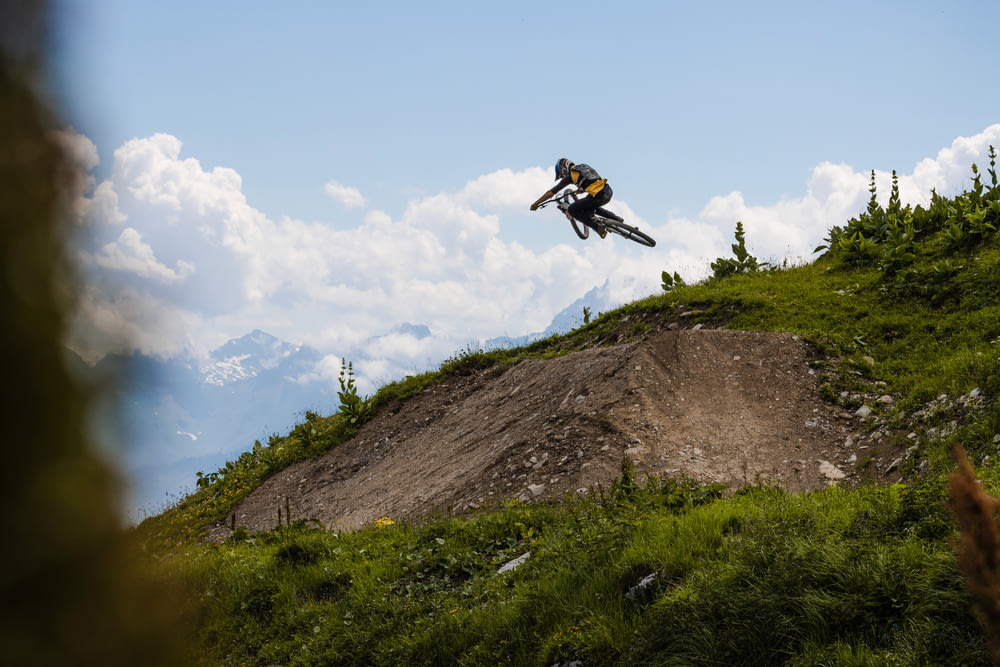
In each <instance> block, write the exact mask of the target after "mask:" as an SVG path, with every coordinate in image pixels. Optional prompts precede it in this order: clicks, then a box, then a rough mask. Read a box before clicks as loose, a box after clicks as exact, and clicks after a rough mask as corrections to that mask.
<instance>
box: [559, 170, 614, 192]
mask: <svg viewBox="0 0 1000 667" xmlns="http://www.w3.org/2000/svg"><path fill="white" fill-rule="evenodd" d="M607 182H608V179H606V178H601V175H600V174H598V173H597V170H596V169H594V168H593V167H591V166H590V165H589V164H574V165H573V166H572V167H570V169H569V176H567V177H566V178H564V179H562V180H561V181H559V183H558V184H556V186H555V187H554V188H552V191H553V192H559V191H560V190H562V189H563V188H565V187H566V186H567V185H569V184H570V183H572V184H573V185H576V186H577V187H579V188H580V189H581V190H583V191H584V192H586V193H587V194H588V195H590V196H594V195H596V194H597V193H598V192H600V191H601V190H603V189H604V186H605V185H606V184H607Z"/></svg>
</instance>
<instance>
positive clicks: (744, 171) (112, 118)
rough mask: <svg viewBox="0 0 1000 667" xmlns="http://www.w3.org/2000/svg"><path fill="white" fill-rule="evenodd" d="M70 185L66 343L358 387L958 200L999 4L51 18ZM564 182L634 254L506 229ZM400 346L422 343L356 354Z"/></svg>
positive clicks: (985, 134) (94, 10) (69, 1)
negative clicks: (75, 312)
mask: <svg viewBox="0 0 1000 667" xmlns="http://www.w3.org/2000/svg"><path fill="white" fill-rule="evenodd" d="M60 8H61V11H60V14H59V16H58V35H59V42H58V44H59V47H58V49H57V51H56V65H57V67H56V78H57V84H58V90H59V91H60V92H59V95H60V99H61V102H62V104H63V107H64V108H65V109H66V121H67V132H66V135H65V136H66V141H67V142H69V143H70V144H71V146H72V147H73V150H74V151H75V153H76V155H77V156H78V158H79V162H80V165H81V168H82V170H83V171H84V172H85V173H86V174H87V178H86V179H85V180H84V181H82V182H81V185H80V189H79V191H78V192H77V193H76V194H77V196H78V202H77V209H76V210H77V212H78V220H79V223H80V225H81V226H82V228H84V229H85V230H86V232H87V233H86V235H84V236H82V237H81V242H80V247H79V249H78V253H77V257H78V260H79V261H80V264H81V266H82V267H83V268H84V270H85V271H86V276H87V281H86V283H85V290H84V295H83V299H82V302H81V309H80V313H79V316H78V318H77V333H76V335H75V338H74V346H75V347H76V348H77V349H78V350H79V351H81V352H82V353H83V354H85V355H86V356H87V357H88V358H90V359H96V358H98V357H100V355H102V354H105V353H107V352H109V351H120V352H121V351H123V352H129V351H141V352H144V353H147V354H154V355H159V356H162V357H176V356H195V357H197V356H200V355H204V354H205V353H206V352H207V351H208V350H211V349H213V348H214V347H216V346H218V345H221V344H222V343H224V342H225V341H226V340H228V339H230V338H234V337H237V336H240V335H243V334H245V333H247V332H249V331H251V330H254V329H263V330H265V331H268V332H269V333H272V334H274V335H276V336H278V337H280V338H283V339H285V340H289V341H291V342H295V343H306V344H310V345H312V346H314V347H316V348H317V349H319V350H321V351H322V352H324V353H325V354H327V355H328V359H329V361H328V363H327V364H326V365H325V366H324V367H323V368H318V369H317V372H316V377H315V378H313V379H314V380H315V381H326V382H334V381H335V378H336V374H337V371H339V359H340V357H342V356H347V357H348V358H361V357H363V358H364V359H365V360H366V361H365V362H364V363H362V364H359V365H358V366H357V367H356V369H357V370H358V371H359V375H360V376H361V377H362V386H364V387H367V388H371V387H374V386H376V385H377V384H378V383H379V382H385V381H390V380H393V379H397V378H398V377H399V376H400V375H401V374H402V373H404V372H412V371H414V370H417V371H420V370H425V369H426V367H427V365H428V363H433V362H434V361H435V360H440V359H443V358H444V357H446V356H448V355H449V354H451V353H453V352H455V351H456V350H459V349H462V348H463V347H465V346H466V345H467V344H468V343H469V342H470V341H477V340H482V339H486V338H490V337H494V336H499V335H504V334H506V335H512V336H517V335H522V334H525V333H531V332H536V331H540V330H542V329H543V328H544V327H545V326H546V325H547V324H548V323H549V322H550V321H551V319H552V317H553V316H554V315H555V314H556V313H558V312H559V311H560V310H561V309H563V308H565V307H566V306H567V305H568V304H570V303H572V302H573V301H574V300H575V299H577V298H578V297H580V296H581V295H583V294H584V293H585V292H587V291H588V290H590V289H592V288H594V287H598V286H602V285H604V286H606V291H605V293H606V295H607V299H608V305H609V306H610V305H612V304H613V303H614V302H617V303H622V302H625V301H628V300H632V299H634V298H639V297H642V296H646V295H649V294H653V293H655V292H656V291H657V290H658V289H659V275H660V271H661V270H664V269H667V270H670V271H675V270H676V271H679V272H680V273H681V275H682V276H684V277H685V278H686V279H687V280H689V281H691V280H696V279H699V278H701V277H704V276H705V275H706V273H707V270H708V269H707V267H708V264H709V263H710V262H711V261H712V260H714V259H715V258H716V257H719V256H728V255H729V253H730V251H729V245H730V244H731V243H732V235H733V230H734V228H735V223H736V221H737V220H741V221H743V223H744V226H745V228H746V230H747V243H748V246H749V248H750V250H751V252H753V253H754V254H755V255H757V256H758V257H759V258H761V259H768V260H773V259H780V258H784V257H789V258H791V259H792V261H807V260H808V259H809V258H810V257H811V250H812V249H813V248H814V247H815V246H816V245H818V244H819V243H820V242H821V241H822V239H823V237H824V236H825V234H826V232H827V230H828V229H829V228H830V227H831V226H832V225H835V224H843V223H844V222H845V221H846V220H847V219H848V218H850V217H852V216H853V215H856V214H857V213H859V212H860V211H861V210H863V208H864V203H865V201H866V200H867V197H868V192H867V186H868V175H869V172H870V171H871V170H873V169H874V170H876V171H877V172H878V178H879V182H880V183H881V184H882V190H881V191H882V193H883V194H884V195H886V194H887V193H888V179H889V172H890V171H891V170H893V169H895V170H897V171H898V172H899V173H900V175H901V187H902V194H903V196H904V199H907V200H909V201H910V202H912V203H919V202H920V201H921V198H925V197H927V196H928V195H929V193H930V189H931V188H932V187H934V188H937V190H938V192H941V193H942V194H949V193H954V192H958V191H960V190H961V189H962V188H963V187H964V186H965V184H966V183H968V179H969V176H970V175H971V171H970V164H971V163H972V162H978V163H980V164H981V165H982V164H984V163H985V158H984V156H985V153H986V150H987V146H988V145H990V144H993V145H996V146H1000V113H998V111H997V110H998V109H1000V80H998V79H1000V75H998V72H1000V69H998V68H997V67H996V61H997V56H998V55H1000V53H998V51H1000V49H998V47H997V46H996V26H998V25H1000V3H997V2H995V1H993V0H980V1H970V0H950V1H949V2H943V1H941V2H927V1H924V0H907V1H903V0H898V1H897V0H892V1H880V0H865V1H864V2H862V1H855V0H848V1H842V2H836V3H815V2H802V1H801V0H798V1H796V2H758V3H746V2H742V1H739V2H735V1H734V2H729V1H715V2H711V1H698V2H694V1H692V2H665V1H648V2H647V1H641V2H638V1H636V2H630V1H628V0H623V1H621V2H616V3H608V2H587V1H584V2H575V3H564V4H559V3H537V2H522V1H520V0H513V1H510V2H504V3H472V2H467V1H464V2H450V1H449V2H436V1H433V0H431V1H429V2H425V3H409V2H394V1H390V0H386V1H382V2H369V3H362V2H350V3H348V2H331V3H321V2H305V1H290V2H283V3H273V2H247V1H242V2H235V1H228V0H227V1H213V2H205V1H203V0H202V1H199V2H187V1H172V2H166V3H152V2H134V1H131V0H129V1H125V0H89V1H85V0H63V2H62V3H61V5H60ZM559 157H569V158H570V159H572V160H574V161H577V162H587V163H589V164H591V165H592V166H594V167H595V168H596V169H597V170H598V171H599V172H601V174H602V175H603V176H605V177H606V178H608V179H609V180H610V182H611V184H612V185H613V187H614V191H615V198H614V200H613V201H612V203H611V204H610V205H609V208H611V209H612V210H615V211H617V212H618V213H620V214H622V215H623V216H624V217H626V218H627V219H628V220H630V221H631V222H633V223H635V224H637V225H638V226H640V227H641V228H642V229H644V230H645V231H647V232H650V233H651V234H652V235H653V236H654V237H655V238H656V239H657V241H658V244H657V246H656V248H654V249H647V248H641V247H638V246H632V244H629V243H627V242H626V241H624V240H621V239H609V240H605V241H601V240H598V239H591V240H588V241H586V242H583V241H580V240H578V239H577V238H576V237H575V236H574V235H573V234H572V231H571V230H570V228H569V227H568V225H566V223H565V221H563V220H562V219H561V218H560V217H559V216H558V214H557V213H555V212H553V211H551V210H549V209H546V210H544V211H539V212H535V213H531V212H529V211H528V205H529V204H530V203H531V202H532V201H533V200H534V199H535V198H536V197H538V196H539V195H540V194H541V193H542V192H544V191H545V190H546V189H547V188H548V187H549V186H550V185H551V184H552V173H551V165H552V163H554V162H555V160H556V159H557V158H559ZM401 322H411V323H413V324H424V325H427V326H429V327H430V328H431V331H432V332H433V334H434V335H433V336H432V337H431V338H430V339H428V340H423V341H418V340H415V339H412V338H407V337H405V336H401V337H396V338H391V337H390V338H382V339H379V342H378V343H377V347H373V346H374V345H376V344H375V343H371V342H370V338H371V337H372V336H378V335H380V334H383V333H385V332H386V331H388V330H389V329H391V328H392V327H393V326H395V325H397V324H399V323H401Z"/></svg>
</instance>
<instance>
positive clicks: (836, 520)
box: [136, 165, 1000, 666]
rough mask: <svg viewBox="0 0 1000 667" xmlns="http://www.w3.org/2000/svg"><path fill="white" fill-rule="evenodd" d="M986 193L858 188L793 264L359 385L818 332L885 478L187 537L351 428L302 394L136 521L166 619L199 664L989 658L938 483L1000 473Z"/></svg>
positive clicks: (413, 390)
mask: <svg viewBox="0 0 1000 667" xmlns="http://www.w3.org/2000/svg"><path fill="white" fill-rule="evenodd" d="M991 166H992V165H991ZM990 173H993V172H990ZM998 200H1000V189H998V188H997V186H996V184H995V183H993V184H992V186H991V187H984V188H980V190H978V191H974V192H972V193H966V194H963V195H960V196H958V197H956V198H955V199H953V200H944V199H942V198H935V200H934V203H933V204H932V206H931V207H930V208H929V209H928V210H927V211H924V210H922V209H919V208H918V209H916V210H910V209H909V208H907V209H901V208H899V207H898V205H894V206H891V207H890V208H889V209H887V210H882V209H881V208H880V207H878V206H877V205H870V206H869V209H868V211H867V212H866V213H865V214H863V215H861V216H859V218H857V219H854V220H851V221H849V222H848V223H847V224H846V225H845V227H844V228H837V227H835V228H834V229H833V230H831V234H830V239H828V240H829V246H830V247H829V249H828V251H827V252H826V253H825V254H824V255H823V256H822V257H820V258H819V259H817V260H816V261H815V262H812V263H810V264H808V265H804V266H798V267H793V268H783V269H780V270H776V269H771V268H767V267H764V266H758V265H757V264H756V263H755V262H740V263H739V265H740V266H741V267H744V268H743V269H740V270H737V271H736V272H735V273H733V274H731V275H726V276H725V277H721V276H719V277H713V278H710V279H709V280H706V281H705V282H703V283H700V284H697V285H680V286H674V287H672V289H671V290H670V291H669V292H665V293H663V294H658V295H654V296H650V297H648V298H646V299H642V300H639V301H636V302H634V303H631V304H628V305H626V306H624V307H622V308H619V309H617V310H614V311H612V312H609V313H604V314H602V315H601V316H600V317H597V318H594V319H592V320H590V321H589V322H588V323H587V324H586V325H584V326H582V327H579V328H578V329H576V330H574V331H572V332H570V333H568V334H566V335H563V336H554V337H552V338H549V339H546V340H543V341H538V342H536V343H534V344H532V345H529V346H526V347H523V348H518V349H516V350H492V351H484V350H478V349H471V348H470V349H466V350H463V351H461V352H459V353H457V354H456V355H455V356H454V357H453V358H452V359H449V360H448V361H447V362H445V363H444V364H443V365H442V366H441V368H440V369H438V370H437V371H435V372H432V373H427V374H424V375H421V376H417V377H411V378H407V379H405V380H402V381H400V382H397V383H393V384H390V385H387V386H385V387H382V388H381V389H380V390H379V391H378V392H377V393H376V394H375V396H373V397H370V400H371V405H372V410H373V411H374V412H376V413H377V412H378V411H379V410H382V409H386V408H387V407H389V406H391V404H392V403H393V402H396V401H405V400H407V399H408V398H409V397H411V396H413V395H416V394H417V393H419V392H420V391H421V390H423V389H424V388H425V387H428V386H430V385H432V384H434V383H436V382H439V381H441V380H442V379H444V378H447V377H448V376H451V375H456V374H457V375H461V374H468V373H472V372H477V371H480V370H483V369H488V368H492V367H503V366H506V365H510V364H515V363H517V362H519V361H521V360H523V359H529V358H549V357H553V356H558V355H562V354H568V353H571V352H574V351H578V350H583V349H586V348H589V347H593V346H600V345H613V344H617V343H621V342H627V341H630V340H636V339H640V338H643V337H645V336H649V335H652V334H654V333H655V332H656V331H660V330H664V329H666V328H667V327H669V326H671V325H679V326H683V327H690V326H692V325H694V324H696V323H701V324H703V325H704V326H709V327H726V328H733V329H746V330H759V331H785V332H792V333H795V334H798V335H800V336H801V337H802V338H803V339H804V340H806V341H808V342H809V343H811V344H812V346H813V347H814V348H815V349H816V358H815V360H814V361H813V366H814V368H815V369H816V371H817V375H818V379H819V382H820V384H821V390H822V392H823V394H824V396H827V397H828V398H829V399H830V400H836V401H840V402H841V403H842V404H843V405H844V406H845V407H849V408H853V407H857V405H858V404H860V402H862V401H863V400H865V399H864V397H865V396H873V395H881V394H891V395H892V396H894V397H895V399H896V402H895V403H894V404H893V405H892V406H890V407H886V408H881V409H880V410H879V411H878V412H877V413H876V417H877V418H876V419H875V420H873V421H871V422H869V424H870V427H871V428H873V429H874V428H880V427H881V428H886V429H891V432H892V433H895V434H896V436H895V437H896V438H898V442H899V444H900V447H901V448H905V447H914V448H915V449H916V451H917V452H918V456H917V457H911V458H908V459H907V460H906V462H905V463H904V465H903V466H902V468H901V472H902V474H904V475H905V479H906V482H905V484H901V485H894V486H891V487H888V488H874V487H862V488H857V489H838V488H831V489H827V490H825V491H822V492H818V493H811V494H804V495H790V494H787V493H785V492H783V491H781V490H779V489H776V488H772V487H767V486H749V487H747V488H743V489H739V490H736V492H735V493H729V494H726V495H722V494H720V493H719V489H718V488H715V487H711V486H700V485H698V484H695V483H693V482H691V481H690V480H683V479H682V480H657V479H653V480H649V481H647V482H645V483H643V484H642V485H639V484H637V483H636V481H635V480H633V478H632V476H631V471H630V470H629V469H627V468H624V469H623V476H622V478H621V479H620V480H619V481H618V482H617V483H616V484H615V486H614V487H613V488H612V489H609V490H607V491H606V492H605V493H603V494H601V495H598V496H596V497H590V498H585V499H572V500H570V499H567V500H566V501H564V502H562V503H559V504H551V505H549V504H544V505H524V504H520V503H510V504H509V505H507V506H505V507H503V508H501V509H498V510H491V511H489V512H483V513H480V514H477V515H474V516H470V517H460V518H456V517H452V518H449V517H441V518H439V519H436V520H433V521H429V522H427V523H424V524H421V525H405V524H400V523H397V524H394V525H391V526H387V527H383V528H377V527H370V528H366V529H363V530H359V531H355V532H350V533H340V534H334V533H331V532H328V531H324V530H316V529H313V528H311V527H309V526H306V525H303V524H298V525H293V526H286V527H283V528H282V529H281V530H279V531H276V532H273V533H264V534H258V535H246V534H245V531H238V532H237V535H235V536H234V538H233V539H231V540H230V541H229V542H227V543H225V544H223V545H221V546H208V545H204V544H201V543H200V542H199V537H200V535H202V534H203V532H204V530H205V529H206V528H207V526H208V525H209V524H210V523H211V522H212V521H216V520H218V519H219V518H221V517H223V516H225V515H226V513H227V512H228V511H229V509H230V508H231V507H232V506H233V504H234V503H235V502H237V501H238V500H239V499H240V498H242V497H244V496H245V495H246V494H247V493H249V492H250V491H251V490H252V489H253V488H256V486H257V485H259V484H260V483H261V482H262V481H263V480H264V479H266V478H267V476H269V475H271V474H274V472H276V471H278V470H280V469H281V468H282V467H284V466H286V465H288V464H289V463H291V462H293V461H295V460H299V459H302V458H305V457H308V456H315V455H318V454H320V453H323V452H326V451H329V450H330V449H331V448H334V447H336V446H338V445H339V444H341V443H343V442H344V441H346V440H347V439H349V438H350V437H351V436H352V435H353V433H354V429H355V428H356V426H357V425H355V424H348V423H346V422H345V421H344V419H343V418H342V416H341V415H338V414H334V415H330V416H321V415H317V414H314V413H307V414H306V419H305V420H304V422H303V423H302V424H300V425H298V426H296V427H295V428H294V429H293V430H292V431H291V432H290V433H289V434H287V435H285V436H277V435H275V436H274V437H272V438H271V439H270V441H269V442H268V444H267V445H266V446H265V445H261V444H260V443H257V444H255V446H254V447H253V449H252V450H251V451H248V452H247V453H246V454H244V455H243V456H241V457H240V458H239V459H238V460H237V461H233V462H230V463H229V464H227V466H226V467H225V468H224V469H222V470H220V471H218V472H217V473H213V474H212V475H210V476H205V477H204V483H203V484H202V485H201V488H199V490H198V492H197V493H196V494H194V495H193V496H191V497H189V498H187V499H185V500H184V501H182V502H181V503H179V504H178V505H177V506H176V507H174V508H172V509H170V510H169V511H167V512H164V513H163V514H161V515H159V516H157V517H152V518H151V519H148V520H147V521H145V522H144V523H143V524H142V525H140V526H139V527H138V529H137V531H136V532H137V533H138V535H139V536H140V537H141V538H143V539H144V540H145V543H146V546H147V550H149V551H150V552H151V553H155V554H157V555H158V559H157V562H158V563H159V567H161V568H163V569H164V570H166V571H167V572H169V573H171V575H172V576H173V577H175V578H177V579H178V580H179V581H182V582H183V583H184V585H185V586H186V587H187V590H188V595H187V600H188V605H189V608H188V609H186V610H185V613H184V616H185V618H187V619H188V622H189V624H190V634H191V635H192V636H193V637H194V638H196V640H197V644H198V647H199V655H198V658H199V660H200V661H201V662H202V663H204V664H213V665H261V666H269V665H283V666H285V665H327V664H336V665H352V664H356V665H401V664H407V665H462V664H465V665H498V664H512V665H551V664H554V663H557V662H568V661H572V660H581V661H583V664H585V665H634V664H642V665H720V664H725V665H741V664H744V665H760V664H768V665H770V664H781V665H914V664H927V665H931V664H933V665H978V664H989V660H988V654H987V650H986V648H985V643H984V642H985V637H984V633H983V630H982V629H981V627H980V626H979V624H978V623H977V621H976V618H975V616H974V614H973V611H972V601H971V598H970V596H969V595H968V593H967V592H966V590H965V587H964V584H963V581H962V579H961V577H960V575H959V573H958V570H957V567H956V558H955V554H954V548H953V546H952V545H953V540H954V536H955V530H956V529H955V524H954V521H953V518H952V516H951V514H950V513H949V511H948V509H947V503H946V499H947V494H946V481H947V475H948V474H949V472H950V470H951V468H952V461H951V458H950V451H951V449H952V447H953V446H954V445H956V444H961V445H962V446H963V447H964V448H965V449H966V450H967V451H968V452H969V454H970V457H971V458H972V460H973V461H974V462H975V463H976V464H977V466H978V467H979V473H980V475H981V477H982V481H983V484H984V486H985V488H987V489H988V490H990V491H992V492H996V491H997V489H998V488H1000V472H998V469H997V468H996V467H994V464H995V460H996V457H997V451H998V446H1000V443H998V442H997V437H998V436H997V434H998V433H1000V306H998V305H997V299H996V295H997V294H998V291H1000V242H998V238H997V236H996V234H995V227H996V226H998V224H1000V204H997V205H996V206H994V204H996V202H997V201H998ZM991 226H992V227H993V228H994V229H992V230H991V229H990V227H991ZM720 265H721V264H720ZM726 266H730V264H726ZM747 267H749V268H747ZM665 268H666V269H668V270H669V268H670V267H665ZM942 396H943V398H939V397H942ZM918 458H919V460H926V461H927V462H928V464H929V465H927V466H926V467H925V468H922V469H921V468H918V467H917V465H916V462H917V459H918ZM178 545H180V546H178ZM529 552H530V554H531V556H530V557H529V558H528V559H527V560H526V561H525V562H524V563H523V564H522V565H521V566H520V567H518V568H516V569H514V570H513V571H511V572H509V573H506V574H498V570H499V568H500V567H501V565H503V564H504V563H506V562H508V561H510V560H511V559H513V558H515V557H517V556H520V555H522V554H525V553H529ZM650 576H652V579H648V578H649V577H650ZM644 580H646V581H647V583H648V585H647V586H645V587H641V588H636V587H637V586H638V585H639V583H640V582H642V581H644Z"/></svg>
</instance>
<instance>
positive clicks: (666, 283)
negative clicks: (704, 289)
mask: <svg viewBox="0 0 1000 667" xmlns="http://www.w3.org/2000/svg"><path fill="white" fill-rule="evenodd" d="M660 279H661V280H662V281H663V285H662V287H663V291H664V292H670V291H673V290H674V289H676V288H678V287H684V286H685V285H686V284H687V283H685V282H684V279H683V278H681V275H680V274H679V273H677V272H676V271H674V273H673V275H671V274H669V273H667V272H666V271H662V272H660Z"/></svg>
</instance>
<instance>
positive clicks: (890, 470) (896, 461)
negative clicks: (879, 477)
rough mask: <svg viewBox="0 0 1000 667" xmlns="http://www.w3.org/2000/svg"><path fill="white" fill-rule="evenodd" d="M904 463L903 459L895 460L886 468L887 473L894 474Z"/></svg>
mask: <svg viewBox="0 0 1000 667" xmlns="http://www.w3.org/2000/svg"><path fill="white" fill-rule="evenodd" d="M902 462H903V459H901V458H899V459H895V460H893V462H892V463H890V464H889V467H888V468H886V469H885V471H886V472H892V471H893V470H895V469H896V468H898V467H899V464H900V463H902Z"/></svg>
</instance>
